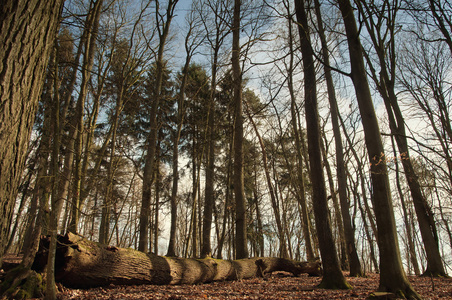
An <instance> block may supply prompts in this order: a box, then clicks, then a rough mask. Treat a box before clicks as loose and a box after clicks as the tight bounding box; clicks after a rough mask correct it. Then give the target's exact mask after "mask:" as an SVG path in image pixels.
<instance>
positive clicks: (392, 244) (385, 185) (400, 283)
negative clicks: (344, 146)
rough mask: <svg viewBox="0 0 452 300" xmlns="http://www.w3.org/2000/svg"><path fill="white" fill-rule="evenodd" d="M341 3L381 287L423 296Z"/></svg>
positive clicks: (351, 24)
mask: <svg viewBox="0 0 452 300" xmlns="http://www.w3.org/2000/svg"><path fill="white" fill-rule="evenodd" d="M338 4H339V9H340V11H341V14H342V18H343V20H344V25H345V31H346V34H347V42H348V47H349V56H350V65H351V79H352V81H353V85H354V87H355V93H356V98H357V101H358V106H359V110H360V114H361V119H362V124H363V128H364V135H365V142H366V148H367V153H368V156H369V161H370V163H371V165H370V173H371V178H372V185H373V193H374V195H373V200H374V201H373V207H374V210H375V217H376V221H377V227H378V245H379V249H380V272H381V276H380V286H379V291H387V292H393V293H397V294H399V295H403V296H404V297H408V298H412V299H420V296H419V294H417V293H416V292H415V291H414V289H413V288H412V286H411V284H410V282H409V281H408V278H407V277H406V274H405V271H404V270H403V265H402V260H401V257H400V250H399V245H398V239H397V231H396V224H395V217H394V209H393V206H392V199H391V194H390V191H391V189H390V186H389V178H388V172H387V167H386V162H385V156H384V148H383V143H382V140H381V135H380V129H379V126H378V121H377V117H376V114H375V109H374V107H373V102H372V96H371V93H370V88H369V83H368V81H367V77H366V68H365V65H364V58H363V50H362V45H361V41H360V39H359V32H358V28H357V26H356V21H355V17H354V13H353V8H352V6H351V4H350V1H349V0H338Z"/></svg>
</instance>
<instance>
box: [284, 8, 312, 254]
mask: <svg viewBox="0 0 452 300" xmlns="http://www.w3.org/2000/svg"><path fill="white" fill-rule="evenodd" d="M286 9H287V14H288V15H289V14H290V8H289V5H287V8H286ZM288 19H289V26H288V27H289V45H288V46H289V52H290V62H289V67H288V68H287V86H288V89H289V94H290V112H291V117H292V119H291V124H292V128H293V129H292V130H293V135H294V137H295V148H296V154H297V159H298V162H297V176H296V181H297V184H296V187H295V190H296V191H297V201H298V205H299V207H300V211H301V216H302V218H301V220H302V226H303V236H304V241H305V248H306V257H307V259H308V261H314V260H315V254H314V249H313V246H312V239H311V230H310V228H311V226H310V220H309V214H308V205H307V201H306V189H305V185H304V179H303V177H304V176H303V173H304V171H303V154H302V142H301V141H300V134H299V128H298V122H297V109H296V97H295V91H294V86H293V71H294V49H293V45H294V41H293V37H294V36H293V32H292V22H293V20H292V18H288Z"/></svg>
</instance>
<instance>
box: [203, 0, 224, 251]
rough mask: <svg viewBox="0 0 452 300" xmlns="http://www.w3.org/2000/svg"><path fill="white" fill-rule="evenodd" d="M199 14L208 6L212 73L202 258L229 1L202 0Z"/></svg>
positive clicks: (205, 22)
mask: <svg viewBox="0 0 452 300" xmlns="http://www.w3.org/2000/svg"><path fill="white" fill-rule="evenodd" d="M200 5H201V6H202V7H200V10H201V14H202V13H203V12H204V11H203V7H204V6H205V7H207V11H206V12H205V13H206V14H207V15H206V16H204V15H203V14H202V18H203V19H202V23H203V26H204V30H205V32H206V36H205V39H206V42H207V45H208V47H209V48H210V51H211V52H212V58H211V59H212V72H211V81H210V86H211V87H212V88H211V91H210V97H209V104H208V107H209V110H208V113H207V120H208V122H207V133H206V137H207V140H208V145H207V163H206V164H207V166H206V175H205V176H206V180H205V181H206V184H205V196H204V199H205V200H204V214H203V225H202V226H203V227H202V246H201V257H205V256H208V255H211V251H212V249H211V243H210V238H211V237H210V235H211V227H212V213H213V206H214V205H215V195H214V183H215V149H216V140H217V138H216V128H215V127H216V126H217V124H216V123H217V122H216V118H215V106H216V105H215V103H216V96H217V95H216V86H217V74H218V71H219V59H220V49H221V47H222V46H223V44H224V41H225V39H226V37H227V36H228V35H229V33H230V30H229V28H228V26H229V22H230V14H229V12H228V11H229V10H230V9H231V8H230V2H229V1H222V0H220V1H212V0H209V1H205V2H200ZM209 14H212V15H213V19H210V20H209ZM212 27H214V28H215V30H214V32H213V34H212V33H211V31H212Z"/></svg>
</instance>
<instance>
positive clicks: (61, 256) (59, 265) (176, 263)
mask: <svg viewBox="0 0 452 300" xmlns="http://www.w3.org/2000/svg"><path fill="white" fill-rule="evenodd" d="M58 240H59V246H58V249H57V257H56V264H55V268H56V269H55V280H56V281H57V282H60V283H62V284H63V285H65V286H67V287H74V288H90V287H98V286H106V285H110V284H115V285H136V284H158V285H163V284H170V285H174V284H197V283H206V282H212V281H224V280H236V279H246V278H253V277H258V276H265V275H266V274H268V273H272V272H275V271H285V272H289V273H292V274H293V275H294V276H297V275H299V274H301V273H309V274H310V275H320V274H321V268H320V263H319V262H299V261H295V260H290V259H283V258H272V257H260V258H248V259H240V260H219V259H213V258H205V259H194V258H176V257H164V256H158V255H155V254H153V253H149V254H146V253H143V252H140V251H136V250H133V249H124V248H116V247H112V246H106V245H102V244H99V243H95V242H91V241H89V240H87V239H85V238H83V237H81V236H78V235H75V234H72V233H68V234H66V235H64V236H59V237H58ZM47 243H48V241H47V240H46V239H43V240H41V247H40V250H39V251H38V254H37V255H36V259H35V263H34V265H33V269H34V270H37V271H42V270H43V269H44V268H45V262H46V261H47V259H46V257H47V254H46V251H47V250H46V245H47Z"/></svg>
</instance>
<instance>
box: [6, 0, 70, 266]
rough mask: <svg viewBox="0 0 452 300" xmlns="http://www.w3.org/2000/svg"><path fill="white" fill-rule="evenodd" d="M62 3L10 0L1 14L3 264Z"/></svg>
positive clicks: (57, 0)
mask: <svg viewBox="0 0 452 300" xmlns="http://www.w3.org/2000/svg"><path fill="white" fill-rule="evenodd" d="M63 2H64V0H50V1H39V0H32V1H22V0H19V1H16V0H7V1H6V2H3V4H2V9H1V11H0V20H1V21H0V40H1V41H2V43H1V46H0V61H1V62H2V63H1V66H0V74H2V75H1V76H0V140H1V141H2V147H0V206H1V207H2V210H1V215H0V262H1V258H2V257H3V254H4V250H5V246H6V245H7V242H8V233H9V228H10V224H11V216H12V209H13V206H14V203H15V200H16V197H17V193H18V187H19V182H20V178H21V176H22V171H23V169H24V167H25V155H26V153H27V148H28V142H29V139H30V134H31V130H32V125H33V121H34V116H35V113H36V109H37V104H38V101H39V97H40V95H41V89H42V86H43V82H44V80H43V78H44V73H45V69H46V66H47V64H48V59H49V57H50V52H51V50H52V45H53V43H54V41H55V37H56V32H57V28H58V24H59V17H60V13H61V8H62V5H63ZM30 11H33V17H30V15H29V13H30Z"/></svg>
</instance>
